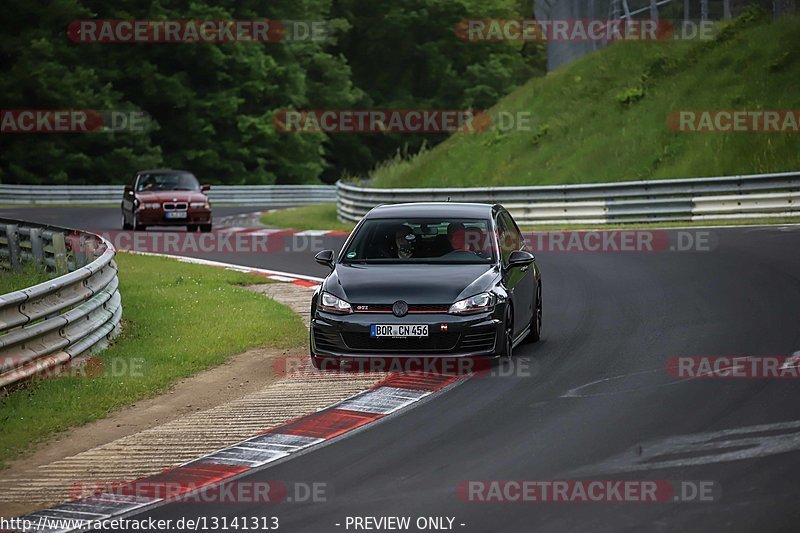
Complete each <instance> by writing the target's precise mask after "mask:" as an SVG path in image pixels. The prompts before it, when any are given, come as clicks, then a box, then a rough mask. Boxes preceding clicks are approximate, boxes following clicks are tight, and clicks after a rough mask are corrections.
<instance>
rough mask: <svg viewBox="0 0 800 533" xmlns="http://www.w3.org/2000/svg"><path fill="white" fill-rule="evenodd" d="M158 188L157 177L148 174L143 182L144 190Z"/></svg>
mask: <svg viewBox="0 0 800 533" xmlns="http://www.w3.org/2000/svg"><path fill="white" fill-rule="evenodd" d="M155 188H156V179H155V178H154V177H153V176H147V178H146V179H145V180H144V183H143V184H142V188H141V189H140V190H142V191H150V190H153V189H155Z"/></svg>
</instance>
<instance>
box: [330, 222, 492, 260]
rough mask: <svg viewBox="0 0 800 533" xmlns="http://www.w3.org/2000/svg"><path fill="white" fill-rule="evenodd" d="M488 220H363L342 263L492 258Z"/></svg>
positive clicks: (345, 252)
mask: <svg viewBox="0 0 800 533" xmlns="http://www.w3.org/2000/svg"><path fill="white" fill-rule="evenodd" d="M490 228H491V226H490V222H489V221H488V220H483V219H471V218H444V219H443V218H378V219H371V220H366V221H365V222H364V224H363V225H362V226H361V227H360V228H359V229H358V232H357V233H356V235H355V236H354V238H353V240H352V242H351V243H350V245H349V246H348V247H347V249H346V250H345V251H344V254H343V256H342V262H343V263H466V264H489V263H492V262H493V261H494V260H495V259H494V258H495V245H494V239H493V238H492V232H491V231H490Z"/></svg>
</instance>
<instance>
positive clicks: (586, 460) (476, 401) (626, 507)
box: [0, 208, 800, 532]
mask: <svg viewBox="0 0 800 533" xmlns="http://www.w3.org/2000/svg"><path fill="white" fill-rule="evenodd" d="M0 216H17V217H22V218H27V219H31V220H37V221H44V222H51V223H59V224H64V225H69V226H73V227H74V226H81V227H85V228H87V229H95V230H96V229H102V228H101V227H102V226H103V225H104V224H106V225H109V227H110V228H113V229H116V228H115V226H114V224H115V223H116V220H117V218H118V216H117V212H116V210H114V211H113V212H112V211H110V210H105V209H99V208H98V209H87V208H81V209H73V208H45V209H5V208H0ZM708 231H711V232H712V233H713V242H714V244H713V246H712V249H711V250H709V251H694V252H666V251H665V252H659V253H636V252H629V253H622V252H619V253H615V252H608V253H569V252H541V253H538V254H537V257H538V261H539V263H540V266H541V268H542V271H543V280H544V302H545V314H544V338H543V340H542V341H541V342H540V343H537V344H533V345H530V344H524V345H522V346H520V347H519V348H518V349H517V350H516V354H515V359H514V361H513V362H511V363H507V364H505V365H504V366H502V367H500V368H501V370H504V371H505V372H506V373H508V374H510V375H507V376H500V375H496V376H488V377H475V378H472V379H469V380H467V381H466V382H464V383H463V384H461V385H459V386H457V387H455V388H453V389H451V390H448V391H446V392H445V393H443V394H441V395H439V396H436V397H434V398H432V399H431V400H430V401H427V402H425V403H423V404H422V405H419V406H418V407H415V408H413V409H411V410H409V411H406V412H402V413H400V414H398V415H395V416H392V417H389V418H388V419H385V420H383V421H380V422H378V423H376V424H373V425H371V426H369V427H368V428H366V429H365V430H363V431H358V432H356V433H354V434H351V435H349V436H345V438H342V439H341V440H337V441H333V442H332V443H330V444H328V445H326V446H323V447H320V448H316V449H312V450H311V451H309V452H307V453H304V454H300V455H297V456H293V457H292V458H290V459H289V460H287V461H285V462H282V463H277V464H275V465H273V466H269V467H268V468H265V469H263V470H260V471H257V472H254V473H252V474H249V475H248V476H247V477H246V478H244V479H243V480H244V481H267V480H281V481H283V482H285V483H287V484H288V485H289V486H291V484H292V483H293V482H303V483H320V482H323V483H327V484H328V485H327V489H326V490H327V494H328V501H327V502H325V503H320V502H317V503H296V502H292V503H288V502H284V503H281V504H277V505H265V504H263V503H250V504H248V503H237V504H230V503H228V504H224V505H222V504H204V505H198V504H196V503H187V502H182V503H173V504H169V505H165V506H162V507H159V508H155V509H149V510H146V511H144V512H142V513H140V514H139V515H136V516H135V518H145V517H153V518H172V519H177V518H181V517H189V518H191V517H198V516H206V517H228V519H232V518H233V517H237V516H238V517H243V516H277V517H278V518H279V519H280V529H279V530H280V531H288V532H295V531H348V530H349V531H353V530H354V529H353V527H352V526H351V527H350V528H349V529H346V528H345V524H346V519H347V517H356V516H358V517H363V516H373V517H386V516H410V517H411V518H412V525H413V524H414V520H416V518H418V517H426V516H435V517H441V516H448V517H454V518H455V522H454V524H455V525H454V529H455V530H456V531H554V532H555V531H557V532H565V531H756V530H759V531H796V530H797V529H798V527H800V526H799V525H800V508H799V506H798V499H799V498H798V496H800V391H799V390H798V387H800V381H798V380H796V379H782V380H780V379H697V380H676V379H674V378H672V377H670V376H669V374H668V373H667V372H666V363H667V360H668V359H669V358H671V357H673V356H679V355H695V356H731V355H737V356H741V355H789V354H792V353H793V352H796V351H798V350H800V228H798V227H796V226H795V227H765V228H729V229H715V230H708ZM330 241H331V245H334V244H338V245H339V246H340V245H341V243H342V238H337V239H330ZM326 244H327V243H326ZM312 255H313V254H312V253H311V252H298V253H276V254H265V255H262V256H255V255H252V254H250V256H246V255H243V256H242V257H238V258H237V257H227V258H222V257H214V259H216V260H220V261H231V262H238V263H241V264H248V265H253V266H260V267H263V268H273V269H279V270H288V271H292V272H296V273H303V274H309V275H320V274H324V271H322V272H321V271H320V269H319V268H317V265H315V264H314V263H313V261H312V259H311V256H312ZM730 430H733V431H730ZM566 478H572V479H584V480H589V479H616V480H631V479H639V480H702V481H709V482H713V483H714V484H715V486H716V487H717V489H715V490H716V493H715V494H716V496H715V501H713V502H702V503H701V502H692V503H685V502H682V503H670V502H661V503H616V504H608V503H535V502H527V503H478V502H466V501H462V500H461V499H459V498H458V497H457V495H456V487H457V486H458V485H459V483H460V482H463V481H465V480H555V479H566ZM243 480H239V481H240V482H241V481H243ZM336 524H340V525H339V526H337V525H336ZM461 524H463V525H461ZM410 531H417V529H416V528H415V527H412V528H411V529H410Z"/></svg>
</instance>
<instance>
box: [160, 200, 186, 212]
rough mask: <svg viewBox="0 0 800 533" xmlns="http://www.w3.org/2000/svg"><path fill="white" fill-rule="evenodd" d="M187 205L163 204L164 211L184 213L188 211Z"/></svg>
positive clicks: (184, 203)
mask: <svg viewBox="0 0 800 533" xmlns="http://www.w3.org/2000/svg"><path fill="white" fill-rule="evenodd" d="M188 207H189V204H187V203H186V202H177V203H174V202H166V203H164V211H186V209H188Z"/></svg>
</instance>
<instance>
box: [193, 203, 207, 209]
mask: <svg viewBox="0 0 800 533" xmlns="http://www.w3.org/2000/svg"><path fill="white" fill-rule="evenodd" d="M189 207H197V208H201V207H205V208H206V209H208V208H209V205H208V202H192V203H190V204H189Z"/></svg>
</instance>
